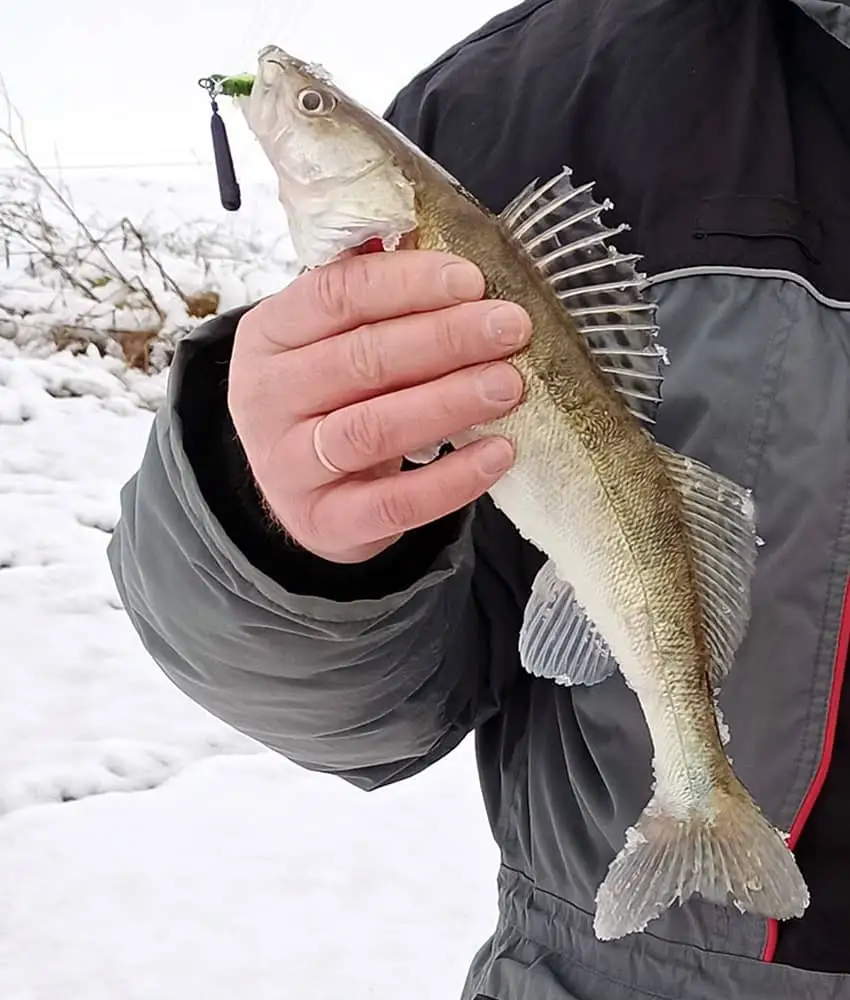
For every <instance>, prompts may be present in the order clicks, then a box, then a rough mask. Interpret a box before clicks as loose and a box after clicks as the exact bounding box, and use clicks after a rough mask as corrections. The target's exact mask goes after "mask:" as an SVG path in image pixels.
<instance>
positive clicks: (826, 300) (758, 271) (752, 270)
mask: <svg viewBox="0 0 850 1000" xmlns="http://www.w3.org/2000/svg"><path fill="white" fill-rule="evenodd" d="M718 274H720V275H728V276H731V277H734V278H757V279H758V280H759V281H765V280H767V279H769V278H772V279H775V280H777V281H790V282H791V283H792V284H795V285H799V286H800V288H803V289H804V290H805V291H807V292H808V293H809V294H810V295H811V296H812V298H813V299H815V300H816V301H817V302H819V303H820V304H821V305H822V306H826V307H827V308H829V309H835V310H836V311H837V312H844V311H846V310H850V301H844V300H842V299H833V298H830V297H829V296H828V295H824V294H823V292H819V291H818V290H817V288H815V286H814V285H813V284H812V283H811V282H810V281H808V280H807V279H806V278H804V277H802V275H799V274H796V273H795V272H794V271H784V270H782V269H781V268H770V267H764V268H758V267H721V266H719V265H714V264H701V265H698V266H695V267H682V268H677V269H676V270H675V271H661V272H659V273H658V274H654V275H651V276H650V277H648V278H647V279H646V282H645V285H646V286H647V287H651V286H652V285H661V284H664V283H665V282H667V281H679V280H681V279H684V278H701V277H707V276H710V275H718Z"/></svg>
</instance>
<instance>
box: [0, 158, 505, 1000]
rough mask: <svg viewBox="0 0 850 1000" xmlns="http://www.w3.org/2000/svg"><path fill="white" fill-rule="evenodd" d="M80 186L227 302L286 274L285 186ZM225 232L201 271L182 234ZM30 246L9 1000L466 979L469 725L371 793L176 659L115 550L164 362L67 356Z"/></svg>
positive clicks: (13, 469) (14, 512)
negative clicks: (112, 542)
mask: <svg viewBox="0 0 850 1000" xmlns="http://www.w3.org/2000/svg"><path fill="white" fill-rule="evenodd" d="M74 197H75V204H76V205H77V206H78V208H79V210H80V212H81V213H82V214H84V215H86V217H93V216H94V215H100V216H102V217H103V218H104V219H105V220H108V219H109V218H113V219H114V218H117V216H118V215H128V216H130V217H131V218H132V219H133V220H134V221H135V222H136V223H138V224H141V223H142V222H144V223H145V225H146V226H147V227H148V229H149V231H150V233H151V234H153V237H152V238H156V239H160V238H162V239H161V240H160V243H159V244H158V245H159V246H160V249H161V250H162V253H163V254H165V255H166V258H167V260H168V263H169V267H170V268H173V270H174V272H175V276H176V277H179V279H180V280H181V281H184V282H188V283H189V284H192V282H196V283H200V284H204V286H205V287H210V288H213V289H214V290H216V291H218V292H219V293H220V294H221V296H222V305H223V307H227V306H229V305H236V304H238V303H239V302H242V301H249V300H250V299H251V298H254V297H256V296H257V295H260V294H263V293H265V292H267V291H272V290H274V289H275V288H278V287H280V286H281V285H283V284H284V283H285V282H286V281H287V280H288V279H289V277H290V276H291V273H292V267H291V265H292V255H291V251H290V250H289V248H288V244H287V243H286V241H285V240H281V239H280V232H281V230H282V224H281V214H280V209H279V207H278V206H277V205H276V204H275V202H274V199H273V197H272V195H271V193H270V192H269V190H268V189H267V188H263V189H261V188H257V189H256V190H254V189H251V190H250V191H249V192H248V194H247V196H246V207H245V209H244V210H243V212H241V213H240V214H239V215H238V216H235V217H233V216H229V217H226V218H224V217H223V213H222V212H221V211H220V210H219V209H217V207H216V203H215V190H214V179H213V178H211V177H209V176H207V175H206V174H198V173H197V172H196V173H195V174H194V175H193V176H192V177H189V178H186V179H183V180H180V179H177V180H174V181H170V182H168V183H165V182H155V181H149V182H146V183H145V184H140V183H138V182H134V181H132V180H129V179H127V178H126V177H122V178H120V179H119V178H116V177H110V178H103V179H100V180H98V179H88V180H85V181H82V180H80V181H77V182H76V183H75V185H74ZM169 233H171V234H175V233H176V234H179V235H181V237H182V242H181V241H180V240H178V241H176V242H175V241H172V242H171V243H169V242H168V240H167V239H165V236H167V234H169ZM204 234H206V236H205V237H204V238H205V239H206V243H204V244H203V246H204V248H205V250H204V252H205V253H209V254H212V255H217V256H218V259H217V260H215V261H214V262H213V264H212V265H211V266H210V267H209V268H206V269H204V268H203V267H200V266H199V265H198V263H197V261H195V259H194V256H193V253H194V252H193V251H191V250H189V249H187V247H191V246H192V245H194V242H193V241H195V237H197V236H199V235H204ZM195 242H196V241H195ZM210 247H212V250H210ZM0 249H2V248H0ZM131 257H132V254H130V255H129V256H128V257H126V258H123V259H122V260H123V263H122V266H127V267H130V266H133V265H132V261H131ZM136 260H137V261H138V256H137V257H136ZM26 263H27V262H26V260H24V259H23V258H20V257H11V258H10V260H9V263H8V266H7V265H6V262H5V261H4V260H3V259H2V253H0V318H2V314H3V309H2V307H3V306H6V307H7V313H8V312H9V311H10V310H11V312H15V311H17V312H16V315H17V316H18V318H17V320H16V329H12V328H11V327H10V326H8V325H7V327H6V328H5V332H4V327H3V326H2V324H1V323H0V334H3V336H0V899H2V905H0V997H2V998H3V1000H69V998H72V1000H154V998H155V1000H195V998H198V1000H200V998H203V1000H234V998H236V997H238V998H242V997H245V998H250V1000H285V998H290V997H291V998H293V1000H295V998H297V1000H331V998H334V1000H335V998H339V997H342V996H346V997H363V998H366V997H369V998H376V1000H397V998H398V997H402V996H403V997H405V998H406V1000H434V998H440V1000H442V998H450V997H453V996H456V995H457V994H458V992H459V988H460V985H461V983H462V980H463V976H464V974H465V971H466V967H467V964H468V962H469V960H470V958H471V956H472V954H473V952H474V950H475V949H476V948H477V947H478V945H479V944H480V943H481V942H482V941H483V940H484V938H485V937H486V936H487V934H488V933H489V931H490V929H491V926H492V924H493V921H494V917H495V885H494V877H495V871H496V862H497V859H496V852H495V848H494V846H493V845H492V842H491V840H490V838H489V834H488V831H487V829H486V823H485V819H484V814H483V809H482V807H481V804H480V801H479V793H478V788H477V783H476V777H475V771H474V761H473V757H472V747H471V744H470V743H469V742H467V744H465V745H464V746H463V747H461V748H460V749H459V750H458V751H457V752H456V753H455V754H454V755H452V756H451V757H450V758H449V759H448V760H446V761H444V762H443V763H441V764H440V765H438V766H436V767H434V768H433V769H431V771H430V772H429V773H427V774H425V775H423V776H421V777H419V778H417V779H414V780H413V781H411V782H408V783H405V784H402V785H399V786H396V787H393V788H390V789H386V790H384V791H381V792H378V793H375V794H372V795H366V794H364V793H362V792H359V791H356V790H354V789H352V788H350V787H348V786H347V785H345V784H344V783H342V782H339V781H336V780H335V779H331V778H327V777H321V776H318V775H313V774H309V773H306V772H303V771H301V770H299V769H298V768H296V767H294V766H293V765H291V764H289V763H288V762H286V761H284V760H281V759H280V758H278V757H276V756H274V755H272V754H270V753H267V752H266V751H264V750H262V749H261V748H259V747H257V746H256V745H254V744H253V743H251V742H249V741H248V740H246V739H244V738H242V737H240V736H239V735H237V734H235V733H233V732H232V731H231V730H229V729H228V728H226V727H225V726H223V725H222V724H221V723H219V722H218V721H217V720H215V719H213V718H211V717H210V716H208V715H207V714H206V713H205V712H203V711H202V710H200V709H199V708H198V707H197V706H195V705H194V704H192V703H191V702H190V701H188V700H187V699H186V698H185V697H184V696H183V695H181V694H180V693H179V692H178V691H177V690H176V689H174V688H172V687H171V685H170V684H169V683H168V682H167V681H165V680H164V679H163V677H162V676H161V675H160V674H159V672H158V670H157V668H156V666H155V665H154V664H153V663H152V661H151V660H150V659H149V658H148V656H147V655H146V653H145V652H144V650H143V649H142V647H141V645H140V644H139V642H138V640H137V638H136V635H135V633H134V632H133V631H132V629H131V627H130V625H129V623H128V622H127V620H126V618H125V615H124V613H123V611H122V610H121V608H120V604H119V601H118V598H117V595H116V592H115V589H114V586H113V584H112V580H111V577H110V574H109V570H108V566H107V563H106V557H105V552H106V545H107V542H108V539H109V533H110V532H111V530H112V528H113V527H114V525H115V523H116V519H117V516H118V491H119V488H120V486H121V484H122V483H123V482H124V481H125V480H126V479H127V478H128V477H129V476H130V475H131V474H132V472H133V471H134V469H135V467H136V466H137V464H138V462H139V460H140V459H141V455H142V449H143V447H144V444H145V440H146V436H147V433H148V430H149V427H150V422H151V419H152V410H153V409H154V408H155V407H156V406H157V405H158V403H159V402H160V401H161V399H162V394H163V392H164V388H165V381H166V378H167V370H165V369H164V370H162V371H160V372H158V373H156V374H153V375H143V374H141V373H140V372H137V371H128V370H127V368H126V366H125V365H124V364H123V362H122V360H121V359H120V357H117V356H113V355H112V354H107V355H106V356H101V354H100V352H99V351H97V350H96V349H95V348H94V347H90V348H89V351H88V353H82V354H76V355H72V354H71V353H70V351H67V350H66V351H63V352H61V353H57V352H56V350H55V347H54V345H53V342H52V340H51V339H50V333H49V327H50V322H51V320H55V321H56V322H66V321H68V320H70V319H73V315H72V314H73V308H72V306H73V296H70V297H69V295H68V294H67V292H66V290H64V289H63V288H61V287H60V285H61V283H58V284H57V282H56V278H55V274H51V273H50V271H49V270H48V271H44V272H38V269H36V271H37V273H35V274H33V273H31V270H32V269H30V271H29V272H28V271H27V269H26ZM138 266H141V265H140V264H138ZM24 299H25V300H26V308H25V309H23V315H20V314H21V308H20V307H21V304H22V302H23V300H24ZM178 313H179V310H178ZM175 315H176V314H175ZM181 315H182V319H183V320H185V319H186V317H185V313H183V314H181ZM175 322H176V321H175ZM45 331H46V332H45Z"/></svg>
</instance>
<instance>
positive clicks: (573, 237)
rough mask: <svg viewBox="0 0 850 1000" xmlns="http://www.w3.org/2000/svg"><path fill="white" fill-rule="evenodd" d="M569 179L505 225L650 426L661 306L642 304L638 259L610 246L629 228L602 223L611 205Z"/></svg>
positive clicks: (564, 175) (533, 190)
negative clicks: (657, 313) (614, 238)
mask: <svg viewBox="0 0 850 1000" xmlns="http://www.w3.org/2000/svg"><path fill="white" fill-rule="evenodd" d="M571 176H572V171H571V170H570V169H569V168H568V167H564V169H563V170H562V172H561V173H560V174H557V175H556V176H555V177H553V178H552V179H551V180H549V181H547V182H546V183H545V184H543V185H542V186H539V187H538V182H537V181H536V180H535V181H533V182H532V183H531V184H529V185H528V186H527V187H526V188H525V189H524V190H523V191H521V192H520V193H519V194H518V195H517V196H516V198H514V200H513V201H512V202H511V203H510V204H509V205H508V206H507V207H506V208H505V209H504V210H503V211H502V213H501V215H500V219H501V220H502V223H503V224H504V225H505V227H506V228H507V230H508V232H510V234H511V235H512V236H513V237H514V239H515V240H517V242H518V243H519V244H520V245H521V246H522V248H523V249H524V250H525V252H526V253H527V254H528V256H529V257H530V258H531V259H532V260H533V261H534V263H535V265H536V267H537V269H538V270H539V271H540V273H541V274H542V275H543V276H544V277H545V278H546V280H547V281H548V282H549V283H550V284H551V285H552V287H553V288H554V289H555V293H556V294H557V296H558V298H559V299H560V300H561V302H563V304H564V307H565V308H566V309H567V310H568V311H569V313H570V315H571V316H572V318H573V321H574V322H575V324H576V326H577V328H578V329H579V331H580V332H581V333H582V334H583V335H584V338H585V340H586V341H587V344H588V346H589V348H590V351H591V353H592V354H593V355H594V357H595V358H596V360H597V362H598V364H599V368H600V370H601V371H603V372H604V373H605V374H606V375H607V376H608V377H609V378H610V379H611V381H612V383H613V384H614V387H615V388H616V389H617V391H618V392H619V393H620V395H621V396H622V398H623V400H624V402H625V403H626V405H627V406H628V408H629V409H630V410H631V412H632V413H633V415H634V416H635V417H637V418H638V419H639V420H641V421H642V422H644V423H648V424H652V423H654V422H655V412H656V410H657V409H658V404H659V403H660V401H661V386H662V382H663V380H664V379H663V375H662V374H661V366H662V364H664V363H666V361H667V356H666V353H665V351H664V349H663V348H662V347H661V346H660V345H659V344H658V343H657V342H656V335H657V333H658V327H657V326H656V324H655V304H654V303H652V302H647V301H646V300H645V299H644V298H643V296H642V289H643V286H644V280H645V278H644V275H641V274H638V272H637V271H636V270H635V266H634V265H635V263H636V262H637V261H638V260H640V256H639V255H636V254H621V253H619V252H618V251H617V250H616V249H614V247H613V246H611V244H610V242H609V241H610V240H611V239H612V238H613V237H615V236H617V235H618V234H619V233H622V232H625V231H626V230H627V229H628V226H625V225H621V226H617V227H615V228H612V229H608V228H606V227H605V225H604V224H603V223H602V221H601V220H600V216H601V215H602V213H603V212H605V211H607V210H608V209H611V208H613V205H612V203H611V202H610V201H604V202H603V203H602V204H601V205H600V204H598V203H597V202H596V201H594V199H593V196H592V194H591V191H592V189H593V182H590V183H588V184H584V185H582V186H580V187H574V186H573V184H572V182H571Z"/></svg>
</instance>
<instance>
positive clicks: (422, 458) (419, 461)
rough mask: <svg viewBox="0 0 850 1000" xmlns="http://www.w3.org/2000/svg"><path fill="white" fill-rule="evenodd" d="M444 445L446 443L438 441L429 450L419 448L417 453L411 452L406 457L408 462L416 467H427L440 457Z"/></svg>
mask: <svg viewBox="0 0 850 1000" xmlns="http://www.w3.org/2000/svg"><path fill="white" fill-rule="evenodd" d="M443 444H445V442H444V441H438V442H437V443H436V444H432V445H429V446H428V447H427V448H418V449H417V450H416V451H411V452H409V453H408V454H407V455H405V456H404V457H405V458H406V459H407V461H408V462H413V464H414V465H427V464H428V463H429V462H433V461H434V459H435V458H438V457H439V454H440V451H441V449H442V447H443Z"/></svg>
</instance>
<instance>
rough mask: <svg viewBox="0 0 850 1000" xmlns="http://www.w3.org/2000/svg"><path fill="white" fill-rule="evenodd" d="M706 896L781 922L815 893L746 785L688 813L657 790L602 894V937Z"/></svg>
mask: <svg viewBox="0 0 850 1000" xmlns="http://www.w3.org/2000/svg"><path fill="white" fill-rule="evenodd" d="M696 894H698V895H700V896H702V897H703V898H704V899H707V900H709V901H710V902H713V903H717V904H719V905H723V904H725V903H727V901H731V902H732V904H733V905H735V906H736V907H737V908H738V909H739V910H740V911H741V912H743V913H752V914H758V915H759V916H762V917H770V918H773V919H775V920H789V919H791V918H792V917H800V916H802V915H803V913H804V911H805V909H806V907H807V906H808V903H809V890H808V889H807V887H806V883H805V881H804V879H803V876H802V875H801V874H800V869H799V868H798V867H797V862H796V861H795V860H794V855H793V854H792V853H791V851H790V850H789V849H788V846H787V844H786V842H785V839H784V837H783V835H782V834H781V833H780V832H779V831H778V830H776V829H775V828H774V827H773V826H771V825H770V823H768V821H767V820H766V819H765V817H764V816H763V815H762V813H761V812H760V811H759V809H758V807H757V806H756V805H755V803H754V802H753V801H752V799H751V798H750V797H749V795H747V793H746V791H744V789H743V788H742V787H741V786H737V787H736V788H734V789H732V790H729V791H727V790H725V789H717V790H716V791H715V792H714V793H713V795H712V797H711V799H710V800H709V802H708V803H707V804H706V806H704V807H702V808H701V809H699V810H694V811H693V812H691V813H690V814H689V815H687V816H685V817H684V818H679V817H677V816H674V815H672V814H671V813H670V812H669V811H666V810H665V808H664V803H663V802H662V801H661V800H660V799H659V798H658V796H657V795H656V796H655V797H654V798H653V799H652V801H651V802H650V803H649V805H648V806H647V807H646V809H644V811H643V813H642V814H641V817H640V819H639V820H638V822H637V825H636V826H635V827H634V828H633V829H631V830H629V831H628V833H627V834H626V846H625V847H624V848H623V849H622V851H620V853H619V854H618V855H617V857H616V858H615V859H614V861H613V862H612V864H611V867H610V868H609V869H608V874H607V876H606V877H605V880H604V881H603V883H602V885H601V886H600V887H599V891H598V893H597V895H596V916H595V917H594V921H593V928H594V931H595V932H596V936H597V937H598V938H599V939H600V940H602V941H610V940H613V939H614V938H621V937H624V936H625V935H626V934H635V933H639V932H640V931H643V930H644V929H645V928H646V926H647V924H649V922H650V921H651V920H654V919H655V918H656V917H658V916H659V915H660V914H661V913H663V912H664V911H665V910H667V909H669V907H671V906H672V905H673V904H674V903H677V902H678V903H683V902H685V901H686V900H688V899H689V898H690V897H691V896H694V895H696Z"/></svg>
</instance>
